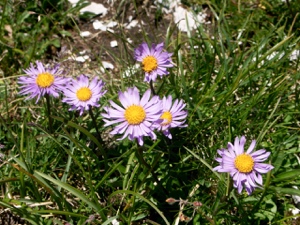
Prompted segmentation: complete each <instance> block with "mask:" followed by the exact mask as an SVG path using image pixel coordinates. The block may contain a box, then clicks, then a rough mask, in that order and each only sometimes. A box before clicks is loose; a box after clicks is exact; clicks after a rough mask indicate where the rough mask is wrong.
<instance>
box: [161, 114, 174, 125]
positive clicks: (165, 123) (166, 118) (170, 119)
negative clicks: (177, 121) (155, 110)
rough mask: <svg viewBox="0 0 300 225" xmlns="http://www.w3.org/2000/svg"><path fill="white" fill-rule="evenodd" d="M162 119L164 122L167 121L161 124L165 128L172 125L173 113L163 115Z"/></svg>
mask: <svg viewBox="0 0 300 225" xmlns="http://www.w3.org/2000/svg"><path fill="white" fill-rule="evenodd" d="M160 118H161V119H164V120H167V121H166V122H164V123H162V124H161V125H162V126H163V125H168V124H170V123H171V122H172V119H173V117H172V113H170V112H169V111H166V112H164V113H163V114H162V115H161V117H160Z"/></svg>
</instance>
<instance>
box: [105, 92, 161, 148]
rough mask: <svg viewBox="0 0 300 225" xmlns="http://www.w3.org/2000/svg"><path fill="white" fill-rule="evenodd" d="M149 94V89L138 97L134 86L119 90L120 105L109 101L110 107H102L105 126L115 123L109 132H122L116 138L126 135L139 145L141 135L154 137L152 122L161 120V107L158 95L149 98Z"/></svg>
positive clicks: (141, 138) (141, 142) (141, 143)
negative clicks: (135, 140) (122, 90)
mask: <svg viewBox="0 0 300 225" xmlns="http://www.w3.org/2000/svg"><path fill="white" fill-rule="evenodd" d="M150 95H151V90H150V89H149V90H147V91H146V92H145V93H144V95H143V97H142V98H140V94H139V90H138V89H137V88H136V87H133V88H128V89H127V91H125V92H119V100H120V102H121V104H122V106H119V105H117V104H116V103H114V102H113V101H110V104H111V107H105V108H104V110H105V111H106V113H103V114H102V116H103V117H104V118H105V119H103V120H104V122H105V126H109V125H112V124H117V125H116V126H115V127H114V129H113V130H112V132H111V134H113V135H115V134H123V137H121V138H120V139H118V140H122V139H124V138H125V137H128V139H129V140H133V139H137V141H138V143H139V145H143V143H144V142H143V136H149V137H151V138H152V139H153V140H155V139H156V135H155V133H154V132H153V130H154V124H155V123H157V122H161V121H162V120H161V119H160V116H161V114H162V107H161V101H160V99H159V97H158V96H153V97H152V98H150Z"/></svg>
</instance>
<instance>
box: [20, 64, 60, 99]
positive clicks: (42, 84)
mask: <svg viewBox="0 0 300 225" xmlns="http://www.w3.org/2000/svg"><path fill="white" fill-rule="evenodd" d="M24 72H25V73H26V74H27V76H21V77H20V78H19V79H18V83H19V84H21V87H20V89H21V91H20V92H19V93H20V94H21V95H27V94H29V96H28V97H27V98H26V100H27V99H32V98H35V97H37V100H36V103H37V102H38V101H39V99H40V97H41V96H44V95H45V94H49V95H52V96H53V97H58V96H59V92H60V91H61V90H62V89H63V88H64V86H65V84H66V78H63V77H60V76H58V75H60V74H61V73H62V70H60V68H59V65H56V66H55V67H54V68H45V67H44V65H43V64H42V63H41V62H39V61H36V67H35V66H34V65H33V64H32V63H31V64H30V67H29V68H28V69H26V70H24Z"/></svg>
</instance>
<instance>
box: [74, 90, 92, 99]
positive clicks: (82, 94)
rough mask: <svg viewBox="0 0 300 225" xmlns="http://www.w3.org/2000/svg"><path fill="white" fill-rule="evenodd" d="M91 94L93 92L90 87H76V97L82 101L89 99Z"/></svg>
mask: <svg viewBox="0 0 300 225" xmlns="http://www.w3.org/2000/svg"><path fill="white" fill-rule="evenodd" d="M92 94H93V93H92V91H91V89H89V88H87V87H82V88H80V89H78V90H77V92H76V96H77V98H78V99H79V100H80V101H83V102H86V101H88V100H90V98H91V97H92Z"/></svg>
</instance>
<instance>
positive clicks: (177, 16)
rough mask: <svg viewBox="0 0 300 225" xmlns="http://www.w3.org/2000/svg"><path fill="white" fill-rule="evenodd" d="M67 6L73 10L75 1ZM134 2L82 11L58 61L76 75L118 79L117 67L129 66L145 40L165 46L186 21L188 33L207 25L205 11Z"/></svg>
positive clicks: (106, 0)
mask: <svg viewBox="0 0 300 225" xmlns="http://www.w3.org/2000/svg"><path fill="white" fill-rule="evenodd" d="M70 2H71V3H72V4H73V6H74V7H75V6H76V0H70ZM120 2H121V3H120ZM133 2H134V1H117V0H115V1H114V0H93V1H92V2H91V5H89V6H87V7H85V8H83V9H81V16H80V18H81V19H80V20H77V21H76V22H77V26H78V29H73V30H70V32H71V34H72V38H71V39H67V41H63V42H62V48H61V49H60V51H59V52H58V56H59V57H60V59H59V61H60V62H63V64H64V66H65V67H67V68H69V70H74V72H75V70H76V74H78V70H80V71H81V72H82V73H88V74H94V73H103V72H104V71H105V70H110V72H111V73H112V74H114V75H115V76H119V75H120V71H119V68H120V67H119V66H118V65H119V64H120V65H124V64H125V65H126V64H131V65H132V63H133V62H134V61H133V51H134V48H135V47H137V46H138V45H139V44H141V43H142V42H144V41H145V40H146V39H145V38H147V39H148V40H149V42H153V43H159V42H164V41H165V38H166V34H167V30H168V28H169V29H170V30H171V31H172V33H173V35H176V33H177V31H178V30H181V31H182V32H183V33H186V31H187V27H186V21H185V18H186V17H188V18H189V24H190V28H189V29H190V30H193V29H194V28H195V27H196V23H198V24H199V23H202V24H204V25H205V26H209V24H210V21H209V19H210V16H209V14H208V13H207V12H208V10H207V8H206V9H204V10H203V11H204V12H200V13H198V14H197V15H193V14H192V12H191V9H190V8H188V7H187V6H185V5H182V4H181V3H179V1H177V0H172V1H170V2H167V1H164V5H163V4H162V3H159V2H156V1H151V0H148V1H142V0H140V1H136V4H134V3H133ZM166 2H167V3H166ZM91 11H93V15H92V16H91V17H90V18H88V19H86V16H85V15H87V14H89V13H91ZM194 19H196V20H197V21H194ZM126 52H132V55H130V56H128V54H126ZM120 60H121V61H120Z"/></svg>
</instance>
